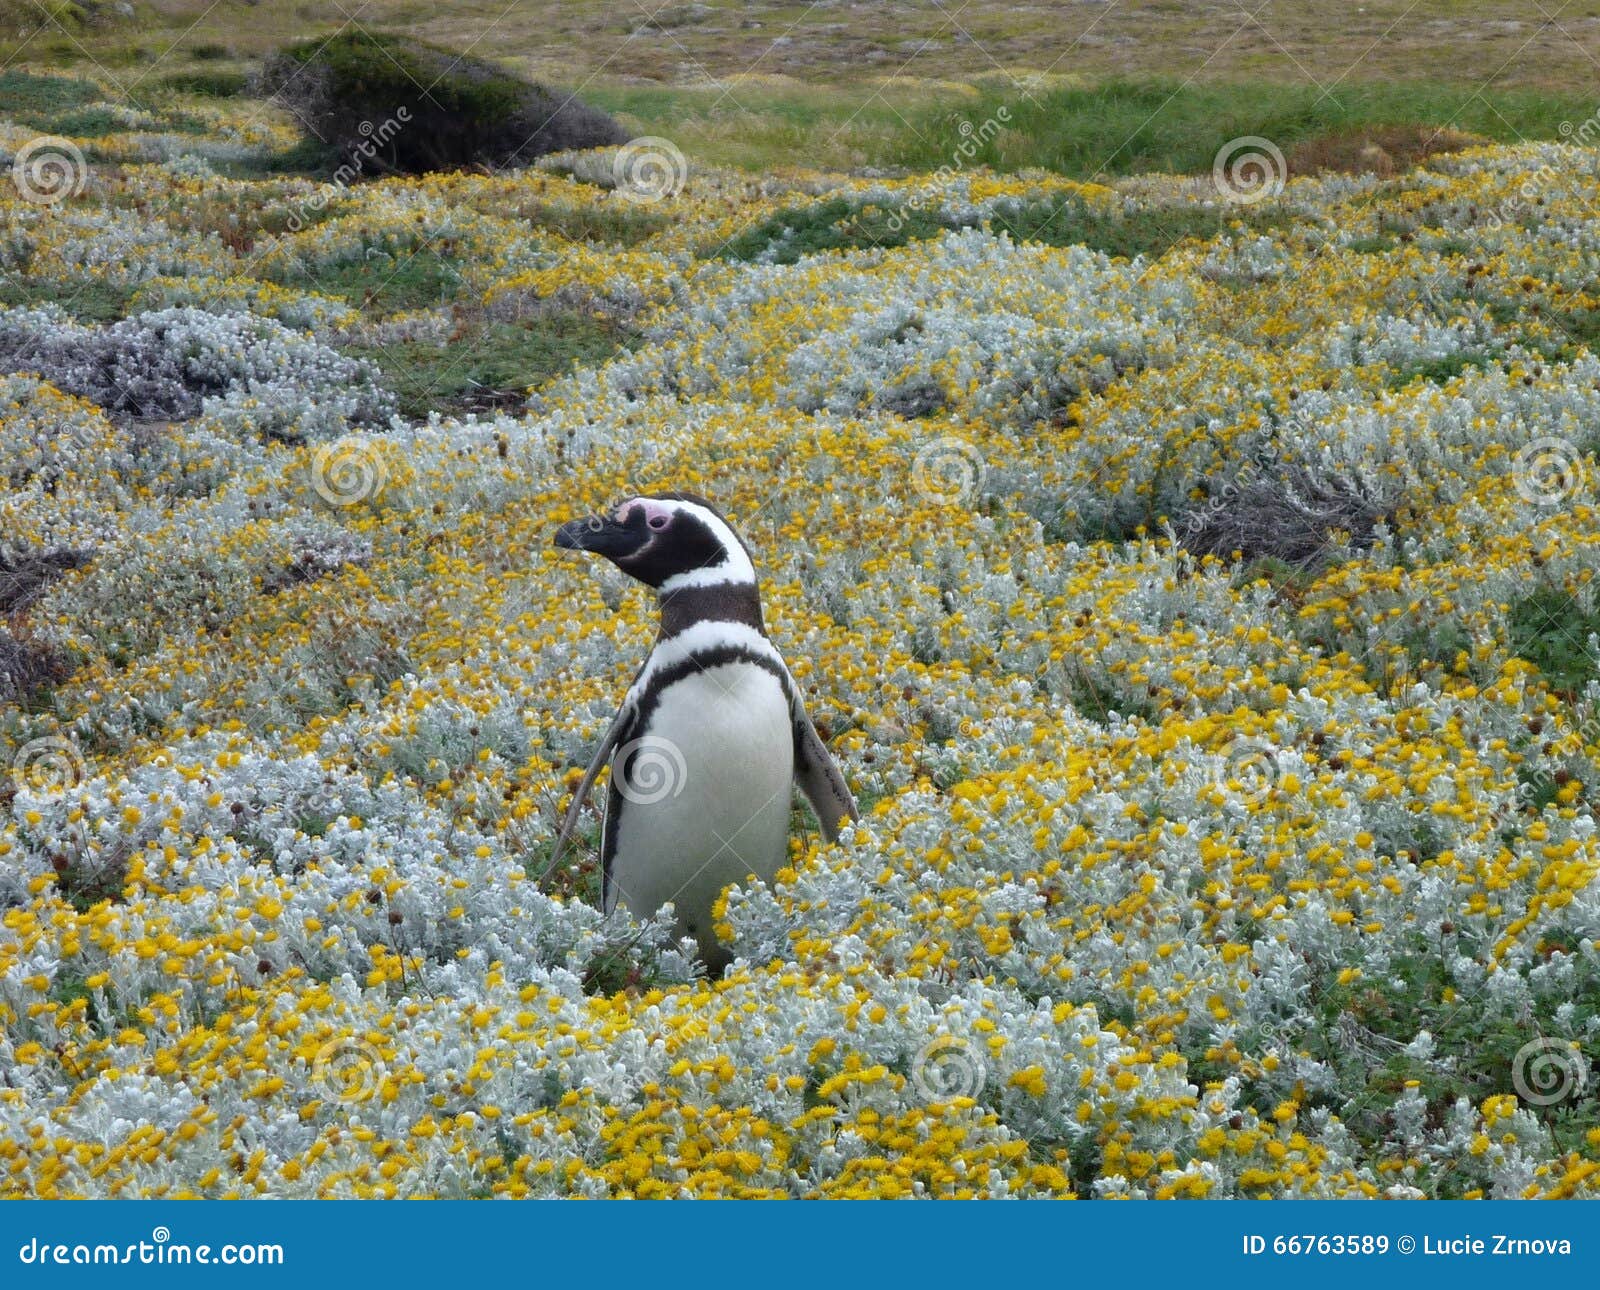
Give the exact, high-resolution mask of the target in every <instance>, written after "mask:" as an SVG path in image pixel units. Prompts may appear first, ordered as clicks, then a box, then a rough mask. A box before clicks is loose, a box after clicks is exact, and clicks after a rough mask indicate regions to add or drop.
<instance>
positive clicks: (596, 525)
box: [556, 515, 606, 551]
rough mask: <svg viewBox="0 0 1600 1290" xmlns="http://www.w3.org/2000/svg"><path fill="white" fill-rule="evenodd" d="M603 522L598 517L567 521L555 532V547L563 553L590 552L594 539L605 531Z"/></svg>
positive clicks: (591, 516) (592, 516)
mask: <svg viewBox="0 0 1600 1290" xmlns="http://www.w3.org/2000/svg"><path fill="white" fill-rule="evenodd" d="M605 524H606V522H605V520H603V519H601V518H600V516H598V515H590V516H588V517H587V518H586V519H581V520H568V521H567V522H566V523H565V524H563V525H562V526H561V527H560V528H558V529H557V530H556V545H557V546H558V547H560V548H562V550H564V551H592V550H593V549H594V547H593V546H592V545H591V544H592V543H593V542H594V541H595V539H596V537H597V536H598V535H599V534H600V533H603V532H604V531H605Z"/></svg>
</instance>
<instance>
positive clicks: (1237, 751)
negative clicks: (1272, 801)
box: [1222, 739, 1280, 806]
mask: <svg viewBox="0 0 1600 1290" xmlns="http://www.w3.org/2000/svg"><path fill="white" fill-rule="evenodd" d="M1222 756H1223V763H1224V765H1223V772H1222V783H1223V785H1224V786H1225V787H1227V788H1228V789H1230V790H1231V791H1232V792H1233V793H1234V794H1235V795H1236V796H1237V797H1238V798H1239V799H1240V800H1241V801H1243V802H1245V803H1246V804H1247V805H1250V806H1259V805H1260V804H1261V803H1263V802H1265V801H1266V800H1267V798H1268V797H1270V796H1271V795H1272V790H1273V788H1274V787H1275V786H1276V784H1277V782H1278V779H1279V775H1280V771H1279V767H1278V750H1277V749H1276V748H1274V747H1273V746H1272V745H1271V744H1269V743H1265V742H1263V741H1261V740H1258V739H1235V740H1234V741H1233V742H1232V743H1230V744H1229V745H1228V746H1227V747H1226V748H1224V749H1223V750H1222Z"/></svg>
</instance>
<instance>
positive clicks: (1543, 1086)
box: [1511, 1037, 1589, 1106]
mask: <svg viewBox="0 0 1600 1290" xmlns="http://www.w3.org/2000/svg"><path fill="white" fill-rule="evenodd" d="M1588 1085H1589V1062H1588V1059H1587V1058H1586V1057H1585V1056H1584V1055H1583V1052H1582V1050H1580V1049H1579V1048H1577V1047H1576V1046H1575V1045H1573V1044H1572V1043H1571V1042H1569V1041H1568V1040H1565V1039H1551V1038H1548V1037H1546V1038H1541V1039H1531V1040H1529V1041H1528V1042H1527V1043H1525V1044H1523V1045H1522V1047H1521V1048H1519V1049H1517V1055H1516V1056H1515V1057H1513V1058H1512V1059H1511V1087H1512V1088H1514V1089H1516V1090H1517V1096H1518V1097H1520V1098H1521V1099H1522V1100H1523V1101H1524V1102H1526V1103H1528V1104H1529V1105H1530V1106H1554V1105H1555V1104H1556V1103H1557V1102H1565V1101H1566V1100H1568V1099H1569V1098H1579V1097H1582V1096H1583V1092H1584V1089H1586V1088H1587V1087H1588Z"/></svg>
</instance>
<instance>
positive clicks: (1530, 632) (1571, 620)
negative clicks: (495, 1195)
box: [1507, 587, 1600, 695]
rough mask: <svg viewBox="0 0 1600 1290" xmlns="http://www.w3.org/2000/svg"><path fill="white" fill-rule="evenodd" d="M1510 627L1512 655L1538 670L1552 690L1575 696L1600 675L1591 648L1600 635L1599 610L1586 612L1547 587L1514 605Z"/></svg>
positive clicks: (1565, 596)
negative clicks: (1595, 635) (1594, 637)
mask: <svg viewBox="0 0 1600 1290" xmlns="http://www.w3.org/2000/svg"><path fill="white" fill-rule="evenodd" d="M1507 626H1508V627H1509V629H1510V632H1511V652H1512V653H1513V654H1515V655H1516V656H1517V657H1518V658H1523V659H1526V660H1527V661H1528V662H1530V663H1532V664H1533V665H1534V666H1535V667H1537V668H1538V669H1539V671H1540V672H1541V673H1542V674H1543V675H1544V679H1545V681H1546V683H1547V684H1548V685H1549V686H1550V688H1551V689H1552V690H1556V691H1558V692H1566V693H1569V694H1574V695H1575V694H1577V693H1578V692H1579V691H1580V690H1582V689H1583V687H1584V686H1585V685H1587V684H1588V683H1589V682H1590V681H1592V680H1594V678H1595V676H1596V675H1597V674H1600V669H1597V667H1596V662H1595V659H1594V656H1593V655H1591V654H1590V653H1589V647H1588V641H1589V637H1590V636H1591V635H1593V634H1595V633H1597V632H1600V609H1596V610H1591V611H1589V612H1588V613H1585V612H1584V610H1583V609H1582V607H1581V606H1580V605H1579V604H1578V602H1577V601H1576V600H1574V599H1573V598H1572V597H1571V596H1569V595H1568V594H1567V593H1566V592H1564V591H1562V590H1560V589H1559V588H1554V587H1546V588H1542V589H1541V590H1539V591H1535V592H1534V593H1533V594H1532V595H1530V596H1525V597H1524V598H1523V599H1521V600H1519V601H1517V602H1516V603H1515V604H1513V605H1512V606H1511V611H1510V613H1509V614H1508V615H1507Z"/></svg>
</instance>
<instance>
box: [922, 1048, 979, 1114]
mask: <svg viewBox="0 0 1600 1290" xmlns="http://www.w3.org/2000/svg"><path fill="white" fill-rule="evenodd" d="M988 1079H989V1072H988V1069H987V1067H986V1066H985V1065H984V1061H983V1056H982V1054H981V1053H979V1052H978V1050H977V1047H976V1046H975V1045H974V1044H973V1042H972V1041H971V1040H970V1039H964V1038H962V1037H961V1036H960V1035H940V1036H938V1037H937V1038H935V1039H931V1040H929V1041H928V1042H927V1043H926V1044H924V1045H923V1046H922V1048H921V1049H920V1050H919V1051H918V1052H917V1055H916V1056H915V1057H913V1058H912V1059H911V1084H912V1087H914V1088H915V1089H916V1090H917V1094H918V1095H919V1096H920V1097H921V1098H922V1099H923V1100H924V1101H925V1102H948V1101H950V1100H951V1099H952V1098H957V1097H966V1098H975V1097H977V1096H978V1094H980V1093H982V1092H983V1086H984V1085H985V1084H986V1083H988Z"/></svg>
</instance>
